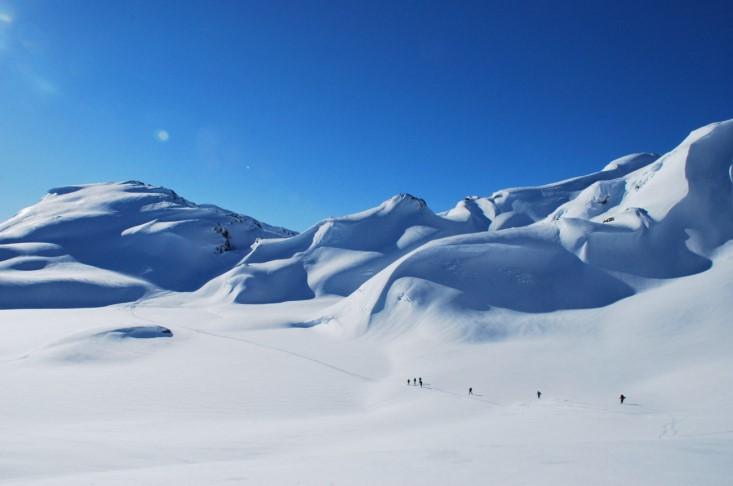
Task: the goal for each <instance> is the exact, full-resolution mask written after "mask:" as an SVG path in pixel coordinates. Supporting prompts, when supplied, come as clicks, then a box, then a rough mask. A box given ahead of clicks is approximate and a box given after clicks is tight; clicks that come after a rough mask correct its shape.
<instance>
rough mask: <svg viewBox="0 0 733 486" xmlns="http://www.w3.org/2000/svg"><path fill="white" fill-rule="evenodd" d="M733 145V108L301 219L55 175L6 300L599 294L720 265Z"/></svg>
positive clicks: (4, 252)
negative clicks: (566, 159)
mask: <svg viewBox="0 0 733 486" xmlns="http://www.w3.org/2000/svg"><path fill="white" fill-rule="evenodd" d="M732 159H733V122H731V121H728V122H722V123H715V124H711V125H708V126H706V127H703V128H700V129H698V130H695V131H694V132H692V133H691V134H690V135H689V137H687V139H685V140H684V141H683V142H682V143H681V144H680V145H679V146H678V147H677V148H675V149H674V150H672V151H671V152H669V153H667V154H665V155H662V156H657V155H653V154H646V153H644V154H633V155H629V156H626V157H622V158H620V159H617V160H615V161H613V162H611V163H609V164H607V165H606V167H604V168H603V169H602V170H600V171H599V172H596V173H593V174H589V175H585V176H582V177H577V178H573V179H569V180H565V181H561V182H558V183H554V184H548V185H544V186H539V187H525V188H515V189H506V190H502V191H498V192H495V193H494V194H492V195H491V196H489V197H467V198H465V199H464V200H462V201H460V202H459V203H458V204H457V205H456V207H454V208H453V209H451V210H449V211H446V212H442V213H437V214H436V213H435V212H433V211H432V210H431V209H430V208H429V207H428V205H427V204H426V203H425V201H423V200H422V199H419V198H417V197H414V196H411V195H409V194H400V195H397V196H394V197H392V198H390V199H389V200H387V201H385V202H383V203H382V204H380V205H379V206H377V207H375V208H372V209H369V210H366V211H363V212H360V213H357V214H353V215H349V216H344V217H339V218H330V219H327V220H324V221H322V222H320V223H318V224H316V225H314V226H313V227H311V228H310V229H308V230H306V231H305V232H303V233H302V234H295V233H294V232H292V231H288V230H285V229H283V228H277V227H273V226H269V225H266V224H263V223H260V222H259V221H257V220H255V219H253V218H250V217H247V216H242V215H239V214H236V213H233V212H230V211H226V210H223V209H221V208H218V207H216V206H208V205H196V204H194V203H191V202H189V201H187V200H185V199H183V198H181V197H180V196H178V195H177V194H176V193H175V192H173V191H171V190H169V189H165V188H161V187H154V186H149V185H146V184H143V183H140V182H136V181H130V182H125V183H114V184H92V185H86V186H71V187H63V188H57V189H52V190H51V191H49V194H48V195H47V196H46V197H45V198H44V199H43V200H42V201H41V202H39V203H38V204H36V205H34V206H31V207H29V208H26V209H24V210H23V211H21V212H20V213H19V214H18V215H17V216H15V217H14V218H12V219H10V220H9V221H7V222H5V223H3V224H1V225H0V259H1V260H0V289H2V292H0V306H2V307H37V306H45V307H54V306H56V307H75V306H82V305H105V304H110V303H114V302H125V301H131V300H136V299H138V298H141V297H142V296H144V295H146V294H149V293H151V292H154V291H156V290H168V291H185V292H190V291H195V290H197V289H200V290H198V292H197V293H196V294H195V295H194V296H193V297H194V298H206V299H207V301H209V302H211V301H216V302H234V303H250V304H261V303H276V302H284V301H295V300H305V299H312V298H319V297H324V296H340V297H348V299H346V300H345V301H344V302H342V303H341V304H339V305H340V306H341V307H343V308H344V309H346V311H343V312H345V314H344V315H347V316H348V317H347V318H345V319H347V320H348V321H349V322H350V323H351V324H350V326H351V327H352V328H353V329H361V330H362V331H363V330H364V329H366V328H368V327H369V324H368V323H369V322H371V319H372V316H374V315H376V314H380V313H384V312H383V311H385V309H392V308H395V309H397V308H401V307H403V306H404V305H405V302H410V305H412V306H414V305H417V303H419V302H425V303H430V305H431V306H435V305H436V302H439V301H440V302H443V301H444V300H446V299H447V301H449V302H450V303H451V305H455V306H458V307H460V308H468V309H475V310H477V311H480V310H485V309H488V308H495V307H496V308H503V309H510V310H516V311H522V312H547V311H552V310H557V309H572V308H585V307H600V306H604V305H608V304H610V303H612V302H615V301H617V300H618V299H621V298H624V297H628V296H629V295H632V294H634V293H635V292H638V291H639V290H640V289H642V288H644V287H645V286H649V285H652V284H653V283H654V282H653V281H654V280H658V279H668V278H672V277H679V276H683V275H689V274H692V273H696V272H700V271H703V270H705V269H707V268H709V267H710V264H711V263H710V261H711V260H710V258H711V255H712V253H713V252H714V250H715V249H716V248H718V247H719V246H720V245H721V244H723V243H724V242H726V241H728V240H729V239H730V238H731V237H732V236H733V218H731V217H730V216H731V210H732V209H731V160H732ZM449 295H450V296H451V297H450V298H449V297H448V296H449ZM439 296H440V297H439ZM341 313H342V311H340V310H334V311H333V314H334V315H340V314H341ZM353 313H356V314H357V315H352V314H353ZM387 314H389V313H387ZM356 323H360V324H356Z"/></svg>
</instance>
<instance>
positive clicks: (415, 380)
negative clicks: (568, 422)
mask: <svg viewBox="0 0 733 486" xmlns="http://www.w3.org/2000/svg"><path fill="white" fill-rule="evenodd" d="M418 383H419V384H420V388H422V377H420V378H413V379H412V380H410V379H409V378H408V379H407V384H408V385H413V386H417V385H418ZM468 395H469V396H471V395H473V387H468ZM541 398H542V392H541V391H540V390H537V400H539V399H541ZM618 399H619V402H621V405H623V404H624V400H626V395H624V394H623V393H622V394H621V395H619V397H618Z"/></svg>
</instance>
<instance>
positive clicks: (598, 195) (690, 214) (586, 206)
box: [327, 121, 733, 335]
mask: <svg viewBox="0 0 733 486" xmlns="http://www.w3.org/2000/svg"><path fill="white" fill-rule="evenodd" d="M654 159H655V158H654V157H650V156H636V157H634V158H631V159H622V160H621V161H620V162H622V163H618V162H617V163H615V164H613V166H612V167H611V168H610V170H604V171H603V172H601V173H599V174H595V175H591V176H586V177H584V178H579V179H573V180H571V181H566V182H564V183H560V184H555V185H551V186H544V188H539V189H521V190H509V191H502V192H500V193H499V194H500V195H501V197H498V198H497V197H495V196H494V197H492V198H493V199H494V200H497V199H501V200H512V201H514V206H513V207H516V208H517V209H515V210H513V211H509V212H508V213H511V214H512V215H513V216H512V218H510V219H508V220H512V219H514V218H515V217H516V215H517V214H521V215H522V216H521V218H520V220H519V221H516V220H515V222H516V223H517V225H518V226H520V224H519V223H527V222H528V221H529V220H531V219H533V218H539V216H542V215H543V214H546V216H545V217H544V218H542V219H538V220H537V222H535V223H533V224H528V225H524V226H521V227H517V228H508V229H502V230H494V231H488V232H483V233H474V234H470V235H461V236H455V237H450V238H443V239H439V240H435V241H432V242H430V243H428V244H425V245H423V246H421V247H419V248H417V249H415V250H414V251H412V252H410V253H409V254H407V255H405V256H404V257H402V258H400V259H399V260H397V261H395V262H394V263H392V264H391V265H390V266H389V267H387V268H385V269H384V270H383V271H382V272H380V273H379V274H378V275H376V276H375V277H374V278H372V279H370V280H369V281H367V282H365V283H364V284H363V285H362V287H360V288H359V289H358V290H357V291H356V292H355V293H354V294H352V295H351V296H350V297H349V298H348V299H347V300H346V301H344V302H342V303H340V304H339V305H338V306H337V307H338V308H337V309H335V310H333V311H332V312H333V315H329V316H327V320H328V321H335V322H337V323H340V324H341V325H342V326H344V327H346V328H349V329H350V332H353V333H356V334H359V333H362V332H365V331H366V330H368V329H369V328H370V327H373V326H374V325H375V320H376V321H377V322H379V323H381V325H382V326H389V327H390V328H396V329H401V328H402V327H403V326H404V325H408V324H407V323H412V324H413V325H414V324H416V323H420V325H422V326H428V325H430V324H431V323H432V324H435V325H442V326H443V327H445V323H446V322H454V321H456V319H453V318H452V314H455V310H456V309H458V310H460V311H465V310H467V309H468V310H474V311H485V310H489V309H492V308H501V309H508V310H512V311H520V312H532V313H544V312H550V311H556V310H560V309H578V308H589V307H602V306H605V305H608V304H611V303H613V302H615V301H617V300H619V299H622V298H625V297H628V296H630V295H632V294H634V293H636V292H638V291H641V290H643V289H644V288H646V287H649V286H651V285H656V284H658V283H659V282H660V281H663V280H662V279H671V278H674V277H681V276H684V275H690V274H694V273H698V272H702V271H704V270H707V269H708V268H710V267H711V265H712V258H713V256H714V255H715V252H716V250H717V249H718V248H719V247H720V246H721V245H722V244H724V243H725V242H727V241H728V240H730V239H731V238H733V185H732V182H733V165H732V164H733V121H727V122H723V123H715V124H712V125H708V126H706V127H703V128H700V129H698V130H695V131H694V132H692V133H691V134H690V135H689V136H688V137H687V138H686V139H685V140H684V141H683V142H682V143H681V144H680V145H679V146H678V147H676V148H675V149H674V150H672V151H671V152H669V153H667V154H665V155H663V156H662V157H659V158H658V159H656V160H654ZM649 162H652V163H651V164H649ZM636 167H638V168H637V169H636V170H632V171H631V172H628V173H626V174H623V172H624V171H623V170H622V169H626V168H632V169H633V168H636ZM619 171H621V175H619ZM614 175H615V176H616V177H608V176H614ZM543 193H544V194H548V198H549V201H550V202H546V201H544V200H542V199H541V195H542V194H543ZM492 198H489V199H492ZM535 199H539V200H540V203H539V204H537V205H534V206H532V205H531V204H529V201H532V200H535ZM562 201H564V202H563V203H562V204H559V205H557V206H556V204H557V203H558V202H562ZM552 206H556V207H555V208H552ZM534 207H539V208H540V209H538V210H534V209H532V208H534ZM528 208H529V209H528ZM551 208H552V209H551ZM518 211H519V212H518ZM508 213H507V212H504V213H502V212H497V213H495V214H498V218H501V215H502V214H508ZM508 220H503V221H504V222H506V221H508ZM495 221H497V219H494V220H493V221H492V225H493V223H494V222H495ZM488 315H490V314H488ZM418 316H419V317H418ZM458 322H460V323H461V324H460V325H459V327H460V328H459V329H455V331H456V333H457V335H465V334H466V333H468V334H475V335H481V334H484V335H495V334H497V333H502V332H504V331H505V329H504V327H503V324H501V323H498V322H497V320H496V319H492V318H488V317H487V315H484V316H483V319H477V321H474V322H471V323H470V324H467V323H466V321H465V320H462V319H458ZM466 325H470V326H471V328H470V329H465V326H466ZM446 332H449V331H446Z"/></svg>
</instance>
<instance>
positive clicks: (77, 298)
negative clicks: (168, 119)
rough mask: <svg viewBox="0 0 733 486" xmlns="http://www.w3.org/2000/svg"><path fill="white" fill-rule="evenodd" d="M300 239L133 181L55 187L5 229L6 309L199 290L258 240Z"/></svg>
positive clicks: (2, 284)
mask: <svg viewBox="0 0 733 486" xmlns="http://www.w3.org/2000/svg"><path fill="white" fill-rule="evenodd" d="M294 234H295V233H294V232H292V231H289V230H286V229H283V228H277V227H273V226H269V225H266V224H264V223H261V222H259V221H257V220H256V219H253V218H250V217H248V216H244V215H241V214H237V213H234V212H231V211H227V210H224V209H221V208H219V207H216V206H211V205H197V204H194V203H192V202H190V201H187V200H186V199H184V198H182V197H180V196H179V195H178V194H176V193H175V192H174V191H171V190H170V189H166V188H163V187H156V186H150V185H147V184H143V183H141V182H137V181H128V182H122V183H110V184H90V185H82V186H69V187H59V188H55V189H51V190H50V191H49V193H48V195H46V197H44V198H43V199H42V200H41V201H40V202H39V203H37V204H35V205H33V206H31V207H28V208H26V209H23V210H22V211H21V212H20V213H18V214H17V215H16V216H15V217H13V218H11V219H10V220H8V221H6V222H5V223H2V224H0V307H6V308H7V307H85V306H96V305H106V304H111V303H116V302H125V301H130V300H135V299H138V298H140V297H142V296H143V295H145V294H146V293H148V292H151V291H153V290H156V289H163V290H173V291H191V290H195V289H197V288H198V287H200V286H201V285H203V284H204V283H205V282H207V281H208V280H210V279H211V278H213V277H215V276H216V275H218V274H220V273H222V272H225V271H226V270H228V269H229V268H231V267H232V266H233V265H234V264H235V263H236V262H237V261H239V260H240V259H241V258H242V257H243V256H244V255H245V254H246V253H247V252H248V251H249V247H250V245H251V244H252V242H254V241H255V240H256V239H264V238H282V237H288V236H293V235H294Z"/></svg>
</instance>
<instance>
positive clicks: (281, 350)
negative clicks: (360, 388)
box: [127, 301, 376, 382]
mask: <svg viewBox="0 0 733 486" xmlns="http://www.w3.org/2000/svg"><path fill="white" fill-rule="evenodd" d="M139 304H140V301H137V302H134V303H132V304H130V305H129V306H127V307H128V309H129V310H130V314H132V316H133V317H134V318H136V319H139V320H142V321H145V322H148V323H150V324H155V325H159V326H162V325H163V324H161V323H160V322H157V321H153V320H151V319H148V318H145V317H142V316H140V315H139V313H138V309H139V308H140V306H139ZM208 312H210V311H208ZM165 326H167V327H170V326H171V325H170V324H167V325H165ZM176 327H180V328H181V329H186V330H188V331H191V332H195V333H197V334H202V335H204V336H210V337H215V338H219V339H227V340H229V341H236V342H240V343H244V344H249V345H250V346H256V347H258V348H261V349H267V350H270V351H275V352H278V353H282V354H286V355H289V356H293V357H295V358H299V359H302V360H306V361H310V362H311V363H316V364H319V365H321V366H325V367H326V368H330V369H332V370H334V371H337V372H339V373H343V374H345V375H349V376H351V377H354V378H358V379H360V380H363V381H369V382H374V381H376V380H375V379H374V378H370V377H368V376H364V375H360V374H359V373H354V372H353V371H349V370H346V369H344V368H340V367H338V366H336V365H332V364H331V363H327V362H325V361H322V360H320V359H317V358H313V357H310V356H306V355H304V354H301V353H298V352H296V351H291V350H288V349H284V348H280V347H277V346H272V345H269V344H262V343H258V342H255V341H252V340H251V339H246V338H242V337H237V336H228V335H226V334H220V333H216V332H211V331H205V330H203V329H197V328H195V327H190V326H184V325H181V324H176Z"/></svg>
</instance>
